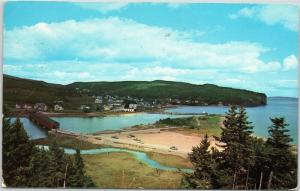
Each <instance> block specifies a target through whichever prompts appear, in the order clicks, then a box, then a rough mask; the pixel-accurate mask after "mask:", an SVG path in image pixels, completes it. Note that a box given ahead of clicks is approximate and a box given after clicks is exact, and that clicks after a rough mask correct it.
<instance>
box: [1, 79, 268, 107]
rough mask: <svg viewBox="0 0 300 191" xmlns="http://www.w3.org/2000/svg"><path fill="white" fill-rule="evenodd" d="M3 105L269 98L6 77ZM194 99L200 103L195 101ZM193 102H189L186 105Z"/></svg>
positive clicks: (177, 86) (208, 88) (154, 85)
mask: <svg viewBox="0 0 300 191" xmlns="http://www.w3.org/2000/svg"><path fill="white" fill-rule="evenodd" d="M3 83H4V84H3V87H4V103H5V104H7V105H10V106H13V105H14V104H15V103H24V102H28V103H36V102H44V103H46V104H50V105H52V104H53V101H55V100H63V101H64V102H65V104H66V105H67V106H70V107H73V106H74V107H75V105H76V107H77V106H78V105H79V104H81V103H84V102H87V103H92V102H93V101H94V98H93V97H92V96H93V95H94V96H95V95H96V96H104V95H112V96H120V97H128V96H129V97H132V98H139V99H143V100H150V101H152V100H161V101H163V100H170V99H171V100H178V101H181V102H180V103H181V104H186V105H201V104H202V105H203V104H205V105H216V104H219V103H222V104H223V105H228V104H238V105H244V106H258V105H265V104H266V102H267V99H266V98H267V97H266V95H265V94H263V93H257V92H253V91H248V90H242V89H234V88H228V87H220V86H217V85H213V84H203V85H195V84H190V83H184V82H173V81H163V80H155V81H119V82H75V83H72V84H68V85H60V84H52V83H47V82H44V81H37V80H30V79H23V78H17V77H13V76H9V75H4V76H3ZM194 100H197V101H196V102H194ZM187 101H190V102H187Z"/></svg>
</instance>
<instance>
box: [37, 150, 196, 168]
mask: <svg viewBox="0 0 300 191" xmlns="http://www.w3.org/2000/svg"><path fill="white" fill-rule="evenodd" d="M37 146H38V147H40V148H44V149H46V150H48V149H49V147H48V146H45V145H37ZM64 151H65V153H66V154H70V155H72V154H75V153H76V150H75V149H70V148H64ZM113 152H126V153H129V154H131V155H133V156H134V158H135V159H137V160H139V161H141V162H144V163H145V164H147V165H148V166H150V167H151V168H155V169H159V170H167V171H178V172H179V171H181V172H184V173H193V170H192V169H188V168H176V167H171V166H166V165H162V164H160V163H158V162H157V161H155V160H152V159H150V158H149V156H148V155H147V153H144V152H141V151H133V150H129V149H120V148H112V147H107V148H99V149H87V150H80V153H81V154H82V155H94V154H107V155H109V153H113Z"/></svg>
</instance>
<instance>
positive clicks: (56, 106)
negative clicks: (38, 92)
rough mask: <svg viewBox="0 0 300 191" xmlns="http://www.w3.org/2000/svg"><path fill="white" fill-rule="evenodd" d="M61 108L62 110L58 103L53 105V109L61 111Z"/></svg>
mask: <svg viewBox="0 0 300 191" xmlns="http://www.w3.org/2000/svg"><path fill="white" fill-rule="evenodd" d="M63 110H64V108H63V106H61V105H58V104H56V105H54V111H63Z"/></svg>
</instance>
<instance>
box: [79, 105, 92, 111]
mask: <svg viewBox="0 0 300 191" xmlns="http://www.w3.org/2000/svg"><path fill="white" fill-rule="evenodd" d="M80 110H81V111H83V112H89V111H90V110H91V107H90V106H87V105H81V106H80Z"/></svg>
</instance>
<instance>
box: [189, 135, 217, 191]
mask: <svg viewBox="0 0 300 191" xmlns="http://www.w3.org/2000/svg"><path fill="white" fill-rule="evenodd" d="M209 146H210V143H209V141H208V136H207V135H205V137H204V139H203V140H202V141H201V143H200V145H199V146H196V147H193V149H192V153H190V154H189V159H190V161H191V162H192V164H193V168H194V173H193V174H192V175H187V176H186V178H185V181H186V183H185V184H186V185H185V186H184V187H185V188H196V189H209V188H211V187H212V183H211V182H212V179H213V177H214V162H213V160H212V155H211V153H210V152H209V150H208V149H209Z"/></svg>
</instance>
